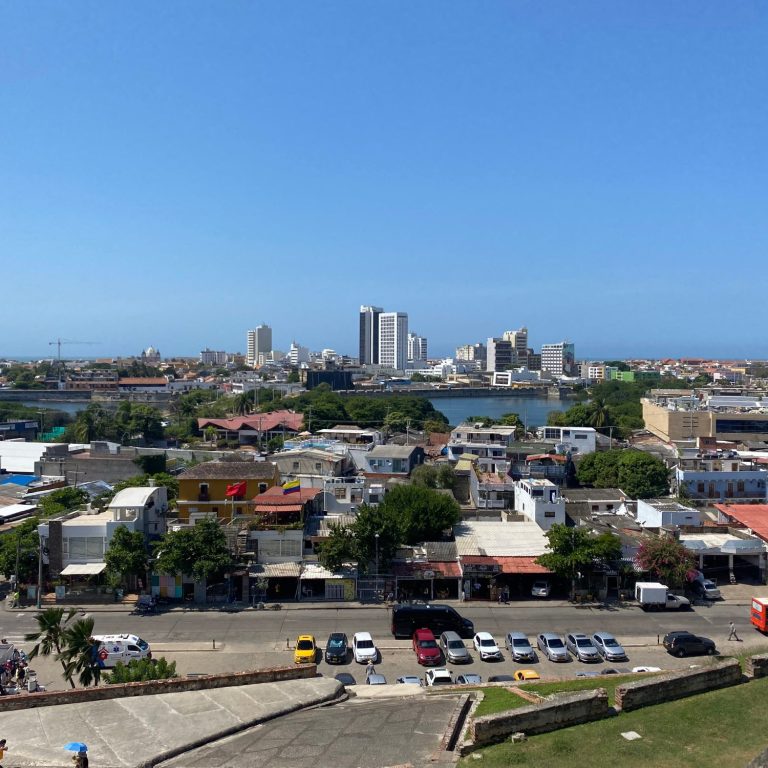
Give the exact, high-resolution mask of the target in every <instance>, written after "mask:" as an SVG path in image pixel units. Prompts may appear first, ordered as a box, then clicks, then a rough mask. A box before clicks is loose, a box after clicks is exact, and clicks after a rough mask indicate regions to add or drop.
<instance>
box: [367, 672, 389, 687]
mask: <svg viewBox="0 0 768 768" xmlns="http://www.w3.org/2000/svg"><path fill="white" fill-rule="evenodd" d="M365 684H366V685H386V684H387V679H386V678H385V677H384V675H380V674H379V673H378V672H374V673H373V674H371V675H366V677H365Z"/></svg>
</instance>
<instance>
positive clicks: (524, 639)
mask: <svg viewBox="0 0 768 768" xmlns="http://www.w3.org/2000/svg"><path fill="white" fill-rule="evenodd" d="M504 644H505V645H506V646H507V650H508V651H509V652H510V653H511V654H512V661H536V651H534V650H533V647H532V646H531V643H530V641H529V640H528V636H527V635H526V634H525V633H524V632H507V636H506V638H505V639H504Z"/></svg>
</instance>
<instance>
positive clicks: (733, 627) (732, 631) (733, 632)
mask: <svg viewBox="0 0 768 768" xmlns="http://www.w3.org/2000/svg"><path fill="white" fill-rule="evenodd" d="M728 629H730V633H729V634H728V639H729V640H735V641H736V642H738V643H740V642H741V638H740V637H739V636H738V635H737V634H736V625H735V624H734V623H733V622H731V623H730V624H729V625H728Z"/></svg>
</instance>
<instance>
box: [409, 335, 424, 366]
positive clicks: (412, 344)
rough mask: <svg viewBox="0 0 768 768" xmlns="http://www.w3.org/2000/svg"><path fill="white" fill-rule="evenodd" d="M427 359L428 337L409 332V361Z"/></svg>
mask: <svg viewBox="0 0 768 768" xmlns="http://www.w3.org/2000/svg"><path fill="white" fill-rule="evenodd" d="M426 359H427V338H426V336H419V334H418V333H409V334H408V362H417V361H419V360H426Z"/></svg>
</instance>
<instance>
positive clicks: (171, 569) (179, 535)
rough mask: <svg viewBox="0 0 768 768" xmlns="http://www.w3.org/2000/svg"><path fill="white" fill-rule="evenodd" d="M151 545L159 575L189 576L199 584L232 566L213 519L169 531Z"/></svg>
mask: <svg viewBox="0 0 768 768" xmlns="http://www.w3.org/2000/svg"><path fill="white" fill-rule="evenodd" d="M154 546H155V555H156V562H155V568H156V570H158V571H160V572H161V573H167V574H170V575H175V574H178V573H183V574H189V575H190V576H193V577H194V579H195V580H196V581H200V582H202V581H208V580H210V579H211V578H212V577H213V576H218V575H221V574H223V573H224V571H226V570H227V569H228V568H230V567H231V565H232V556H231V555H230V552H229V547H228V546H227V538H226V536H225V535H224V531H222V530H221V526H220V525H219V524H218V522H217V521H216V520H215V519H213V518H205V519H203V520H200V521H199V522H198V523H197V524H196V525H194V526H191V527H189V528H181V529H180V530H178V531H169V532H168V533H166V534H165V535H164V536H163V538H162V539H161V540H160V541H159V542H157V543H156V544H155V545H154Z"/></svg>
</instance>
